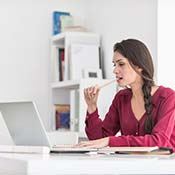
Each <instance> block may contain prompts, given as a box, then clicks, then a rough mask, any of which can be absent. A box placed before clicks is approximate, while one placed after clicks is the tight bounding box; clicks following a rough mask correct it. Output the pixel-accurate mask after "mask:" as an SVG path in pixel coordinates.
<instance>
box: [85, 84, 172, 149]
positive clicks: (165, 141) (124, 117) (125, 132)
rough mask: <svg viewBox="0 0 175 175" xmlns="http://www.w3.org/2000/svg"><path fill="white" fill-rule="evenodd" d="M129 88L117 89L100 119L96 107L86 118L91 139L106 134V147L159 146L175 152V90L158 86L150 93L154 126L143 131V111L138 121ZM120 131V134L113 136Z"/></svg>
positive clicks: (87, 130) (144, 116)
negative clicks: (103, 117) (107, 138)
mask: <svg viewBox="0 0 175 175" xmlns="http://www.w3.org/2000/svg"><path fill="white" fill-rule="evenodd" d="M131 97H132V91H131V90H130V89H124V90H121V91H119V92H118V93H117V94H116V96H115V98H114V99H113V102H112V105H111V106H110V108H109V111H108V113H107V114H106V116H105V119H104V120H103V121H102V120H101V119H100V118H99V115H98V109H97V110H96V111H95V112H94V113H92V114H88V113H87V117H86V121H85V123H86V128H85V131H86V134H87V136H88V138H89V139H90V140H93V139H99V138H102V137H108V136H109V146H162V147H171V148H173V150H174V151H175V91H173V90H172V89H170V88H165V87H163V86H160V87H159V88H158V89H157V91H156V92H155V93H154V95H153V96H152V103H153V111H152V118H153V120H154V124H155V125H154V128H153V130H152V133H151V134H145V131H144V123H145V119H146V114H144V115H143V116H142V118H141V119H140V120H139V121H138V120H137V119H136V117H135V115H134V113H133V111H132V108H131ZM118 131H121V136H115V135H116V134H117V132H118Z"/></svg>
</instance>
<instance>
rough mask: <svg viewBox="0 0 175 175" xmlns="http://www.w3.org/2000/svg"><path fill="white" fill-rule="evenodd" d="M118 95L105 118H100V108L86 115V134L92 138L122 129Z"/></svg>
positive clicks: (109, 134)
mask: <svg viewBox="0 0 175 175" xmlns="http://www.w3.org/2000/svg"><path fill="white" fill-rule="evenodd" d="M117 101H118V95H116V96H115V98H114V100H113V102H112V105H111V106H110V108H109V111H108V113H107V114H106V116H105V119H104V120H103V121H102V120H101V119H100V118H99V114H98V109H96V111H95V112H93V113H91V114H89V113H88V112H87V116H86V121H85V124H86V128H85V131H86V134H87V136H88V138H89V139H90V140H94V139H99V138H103V137H107V136H113V135H115V134H116V133H117V132H118V131H119V129H120V123H119V114H118V110H117V109H118V107H117Z"/></svg>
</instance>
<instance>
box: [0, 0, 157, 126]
mask: <svg viewBox="0 0 175 175" xmlns="http://www.w3.org/2000/svg"><path fill="white" fill-rule="evenodd" d="M156 7H157V1H156V0H132V1H131V0H88V1H86V0H52V1H50V0H15V1H14V0H1V1H0V48H1V49H0V80H1V81H0V82H1V86H0V87H1V88H0V89H1V90H0V101H11V100H12V101H14V100H34V101H36V103H37V105H38V108H39V112H40V114H41V116H42V119H43V121H44V124H45V126H46V128H47V129H49V128H50V127H51V126H50V122H49V121H50V120H49V117H50V116H49V105H50V104H49V93H50V87H49V85H50V84H49V83H50V82H49V59H50V37H51V29H52V18H51V15H52V12H53V11H54V10H60V11H70V12H71V13H72V15H73V16H75V17H76V18H80V19H81V20H82V21H83V20H84V19H85V23H86V25H87V26H88V28H89V29H91V31H95V32H97V33H100V34H102V44H103V48H104V56H105V70H106V75H107V77H108V78H110V77H111V76H112V64H111V60H112V46H113V44H114V43H115V42H116V41H120V40H121V39H124V38H129V37H134V38H138V39H141V40H143V41H144V42H145V43H146V44H147V45H148V47H149V48H150V49H151V52H152V55H153V57H154V59H155V62H156V49H157V48H156V39H157V38H156V27H157V23H156V13H157V8H156ZM81 20H80V21H81Z"/></svg>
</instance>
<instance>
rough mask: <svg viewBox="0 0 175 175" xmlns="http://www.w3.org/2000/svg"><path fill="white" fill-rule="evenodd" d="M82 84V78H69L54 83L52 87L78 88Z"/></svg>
mask: <svg viewBox="0 0 175 175" xmlns="http://www.w3.org/2000/svg"><path fill="white" fill-rule="evenodd" d="M79 85H80V80H67V81H60V82H55V83H52V85H51V86H52V89H54V88H60V89H61V88H67V89H77V88H78V87H79Z"/></svg>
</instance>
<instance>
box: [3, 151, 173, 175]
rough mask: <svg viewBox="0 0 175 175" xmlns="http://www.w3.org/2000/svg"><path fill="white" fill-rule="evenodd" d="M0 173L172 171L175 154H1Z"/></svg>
mask: <svg viewBox="0 0 175 175" xmlns="http://www.w3.org/2000/svg"><path fill="white" fill-rule="evenodd" d="M0 174H10V175H25V174H28V175H40V174H41V175H46V174H48V175H58V174H64V175H65V174H74V175H77V174H108V175H109V174H110V175H111V174H175V154H174V155H171V156H163V155H162V156H151V155H145V156H144V155H119V154H115V155H103V154H94V153H93V154H43V155H42V154H15V153H11V154H9V153H8V154H7V153H1V154H0Z"/></svg>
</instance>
